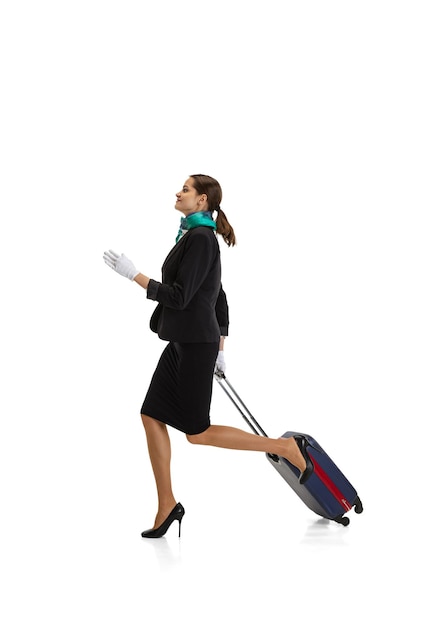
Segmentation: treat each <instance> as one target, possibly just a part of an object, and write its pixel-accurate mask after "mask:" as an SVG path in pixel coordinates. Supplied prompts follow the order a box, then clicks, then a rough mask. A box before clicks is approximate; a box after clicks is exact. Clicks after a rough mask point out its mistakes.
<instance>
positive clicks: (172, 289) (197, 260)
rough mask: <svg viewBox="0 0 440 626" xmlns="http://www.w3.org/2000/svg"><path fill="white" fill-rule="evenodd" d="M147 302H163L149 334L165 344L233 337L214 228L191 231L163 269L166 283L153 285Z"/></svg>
mask: <svg viewBox="0 0 440 626" xmlns="http://www.w3.org/2000/svg"><path fill="white" fill-rule="evenodd" d="M147 298H149V299H150V300H156V301H157V302H159V304H158V306H157V307H156V309H155V311H154V312H153V315H152V317H151V320H150V328H151V330H153V331H154V332H157V333H158V335H159V337H160V338H161V339H165V340H167V341H175V342H181V343H185V342H191V343H192V342H214V341H218V340H219V339H220V335H224V336H226V335H227V334H228V326H229V312H228V302H227V299H226V294H225V292H224V291H223V288H222V285H221V264H220V249H219V245H218V241H217V236H216V235H215V234H214V231H213V230H212V229H211V228H209V227H206V226H198V227H196V228H192V229H191V230H189V231H188V232H187V233H186V234H185V235H184V236H183V237H182V238H181V239H180V240H179V242H178V243H177V244H176V245H175V246H174V248H173V249H172V250H171V251H170V253H169V254H168V256H167V258H166V259H165V261H164V263H163V266H162V282H161V283H160V282H158V281H156V280H153V279H150V282H149V284H148V289H147Z"/></svg>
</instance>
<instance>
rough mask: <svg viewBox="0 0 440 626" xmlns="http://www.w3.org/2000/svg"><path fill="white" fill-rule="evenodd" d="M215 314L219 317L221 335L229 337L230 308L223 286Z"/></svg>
mask: <svg viewBox="0 0 440 626" xmlns="http://www.w3.org/2000/svg"><path fill="white" fill-rule="evenodd" d="M215 314H216V316H217V321H218V325H219V326H220V334H221V335H222V336H223V337H227V336H228V330H229V307H228V300H227V298H226V294H225V292H224V291H223V287H222V286H221V285H220V291H219V294H218V298H217V302H216V305H215Z"/></svg>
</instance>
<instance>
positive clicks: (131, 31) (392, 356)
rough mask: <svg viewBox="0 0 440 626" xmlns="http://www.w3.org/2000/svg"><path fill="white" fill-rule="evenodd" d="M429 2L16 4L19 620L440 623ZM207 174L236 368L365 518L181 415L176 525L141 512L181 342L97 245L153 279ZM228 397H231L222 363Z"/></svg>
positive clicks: (14, 327) (13, 246) (8, 251)
mask: <svg viewBox="0 0 440 626" xmlns="http://www.w3.org/2000/svg"><path fill="white" fill-rule="evenodd" d="M439 27H440V24H439V19H438V16H437V3H436V2H425V1H423V0H418V1H417V2H409V1H405V0H401V1H399V2H393V1H387V0H381V1H380V2H376V1H372V2H368V3H366V2H363V3H361V2H356V1H350V2H349V1H347V2H342V1H335V2H329V1H328V2H319V1H315V2H313V1H311V2H296V1H290V2H287V1H283V0H273V1H272V2H270V3H269V2H259V1H254V2H251V1H243V0H235V1H234V2H230V1H229V0H226V1H224V2H222V3H218V2H215V3H214V2H209V1H206V0H205V1H204V2H202V1H196V0H189V1H187V2H177V1H176V0H173V1H164V2H160V3H158V2H156V3H153V2H141V1H138V2H136V1H130V0H125V1H124V2H120V1H112V2H110V1H109V2H101V1H99V0H88V1H87V2H84V1H81V0H77V1H76V2H55V1H53V2H49V1H47V0H43V1H41V2H25V1H20V0H17V1H15V2H10V3H3V5H2V8H1V13H0V52H1V76H0V79H1V89H2V96H1V99H0V107H1V117H0V124H1V139H0V150H1V163H0V165H1V190H0V193H1V215H2V219H1V229H0V237H1V251H2V255H1V259H2V260H1V264H0V267H1V292H2V306H1V318H2V322H1V333H2V335H1V356H2V377H1V387H2V389H1V407H0V408H1V438H0V446H1V449H0V464H1V468H0V469H1V505H2V510H1V516H0V524H1V534H0V537H1V555H0V563H1V576H2V580H1V590H2V600H1V604H0V606H1V608H0V615H1V621H2V623H3V624H5V625H7V626H15V625H18V624H20V625H22V624H34V623H40V622H41V623H45V624H47V625H49V624H50V625H51V624H65V625H67V624H87V625H89V624H90V625H91V624H93V625H94V624H97V623H105V624H129V625H133V626H136V625H138V624H152V623H154V624H161V623H163V624H174V623H176V622H177V621H178V620H179V619H181V620H183V621H186V620H188V622H191V623H194V624H220V623H222V624H223V623H224V622H225V621H227V622H228V623H230V624H242V623H246V624H247V623H251V622H257V623H263V621H267V620H271V621H272V620H280V619H282V620H283V621H284V620H286V621H287V623H294V622H295V620H296V619H302V620H304V619H307V623H309V624H318V623H323V622H326V623H328V624H338V623H340V622H341V621H342V620H347V621H348V620H353V621H354V622H355V623H360V624H371V623H375V624H386V623H398V622H400V621H401V620H402V619H406V620H407V621H408V622H411V623H415V622H416V621H417V622H418V623H423V624H426V625H430V624H437V623H438V605H437V603H436V601H435V600H436V599H435V597H434V593H435V590H436V587H437V584H436V583H435V572H436V570H435V569H434V570H431V568H429V572H430V573H428V568H427V564H429V563H431V562H433V563H434V564H435V563H436V562H437V559H438V556H439V552H438V529H437V521H438V498H437V492H438V480H437V478H438V469H437V468H436V466H435V460H436V457H437V456H438V452H437V449H438V446H437V444H436V440H435V437H434V433H436V431H437V428H436V426H437V420H438V417H439V404H440V403H439V397H438V388H439V384H438V381H439V348H440V345H439V344H440V341H439V339H440V338H439V323H438V320H439V319H440V310H439V309H440V307H439V267H440V263H439V261H440V258H439V256H440V255H439V243H438V242H439V234H440V233H439V228H438V222H437V216H438V210H439V191H438V189H439V165H440V163H439V145H440V141H439V140H440V136H439V135H440V133H439V115H438V112H439V110H440V98H439V63H438V59H439V54H440V45H439V37H438V33H439ZM192 173H206V174H210V175H211V176H214V177H215V178H217V179H218V180H219V181H220V183H221V185H222V187H223V192H224V198H223V203H222V206H223V209H224V211H225V212H226V214H227V216H228V218H229V220H230V221H231V223H232V224H233V226H234V228H235V230H236V234H237V240H238V245H237V247H236V248H233V249H227V248H226V246H222V258H223V282H224V286H225V290H226V291H227V294H228V299H229V304H230V318H231V325H230V337H229V339H228V340H227V347H226V350H227V353H226V358H227V374H228V376H229V378H230V380H231V382H232V383H233V384H234V386H235V387H236V389H237V391H238V392H239V393H240V395H242V397H243V399H244V400H245V401H246V403H247V404H248V405H249V408H250V409H251V410H252V412H253V413H254V414H255V416H256V417H257V419H258V420H259V421H260V422H261V424H262V425H263V426H264V428H265V429H266V430H267V431H268V433H269V434H270V435H272V436H280V435H281V434H282V433H283V432H284V431H286V430H292V429H293V430H304V431H308V432H310V433H312V434H313V435H314V436H315V437H316V438H317V439H318V441H319V442H320V443H321V444H322V445H323V446H324V448H325V449H326V450H327V451H328V452H329V453H330V454H331V456H333V457H334V458H335V460H336V461H337V462H338V464H339V465H340V466H341V468H342V469H343V471H345V472H346V473H347V475H348V476H349V479H350V480H351V481H352V482H353V484H354V485H355V486H356V488H357V489H358V491H359V495H360V496H361V498H362V500H363V502H364V506H365V511H364V513H363V515H360V516H357V515H355V514H354V513H350V518H351V520H352V522H351V524H350V526H349V527H347V528H343V527H342V526H338V525H336V524H333V523H325V522H323V521H321V520H319V519H317V517H316V516H315V515H314V514H313V513H312V512H310V511H309V510H308V509H307V508H306V507H304V506H303V504H302V503H301V502H300V501H299V500H298V499H297V498H296V497H295V495H294V494H293V492H291V490H290V489H289V488H288V487H287V485H285V483H284V482H283V481H282V480H281V479H280V478H279V476H278V475H277V474H276V472H274V471H273V470H272V469H271V468H270V466H269V465H268V463H267V462H266V460H265V459H264V456H260V455H258V454H254V453H240V452H229V451H224V450H217V449H207V448H195V447H193V446H190V445H189V444H188V443H187V442H186V440H185V438H184V436H183V435H182V434H181V433H177V432H172V433H171V437H172V443H173V455H174V456H173V471H174V487H175V492H176V496H177V497H178V498H179V499H181V501H182V503H183V504H184V506H185V508H186V510H187V514H186V516H185V518H184V520H183V524H182V538H181V541H180V542H179V541H178V539H177V527H176V525H174V526H172V527H171V529H170V531H169V533H168V535H167V536H166V538H164V539H162V540H159V541H157V542H151V541H150V542H148V541H142V540H141V538H140V532H141V531H142V530H144V529H145V528H148V527H149V526H151V525H152V522H153V520H154V515H155V512H156V499H155V489H154V483H153V480H152V476H151V471H150V467H149V462H148V457H147V453H146V446H145V441H144V434H143V431H142V426H141V422H140V419H139V408H140V406H141V403H142V400H143V397H144V394H145V391H146V388H147V385H148V382H149V379H150V376H151V374H152V371H153V369H154V367H155V364H156V361H157V358H158V356H159V354H160V352H161V350H162V349H163V347H164V344H163V343H162V342H161V341H160V340H159V339H158V338H157V337H156V336H155V335H153V334H152V333H151V332H150V331H149V327H148V322H149V317H150V315H151V313H152V310H153V306H154V305H153V303H151V302H149V301H146V299H145V295H144V293H143V292H142V290H141V289H140V288H139V287H138V286H137V285H133V284H130V283H129V281H127V280H125V279H123V278H121V277H119V276H117V275H116V274H114V273H113V272H111V270H109V268H107V267H106V266H105V265H104V263H103V261H102V253H103V251H104V250H105V249H108V248H113V249H115V250H117V251H119V252H125V254H127V255H128V256H129V257H130V258H131V259H132V260H133V261H134V262H135V264H136V266H137V267H138V269H140V270H142V271H143V272H144V273H146V274H147V275H150V276H152V277H153V278H156V279H160V267H161V264H162V261H163V259H164V257H165V255H166V254H167V253H168V250H169V249H170V247H171V246H172V244H173V241H174V237H175V234H176V231H177V227H178V220H179V214H176V212H175V210H174V208H173V207H174V194H175V192H176V191H177V190H178V189H179V188H180V187H181V185H182V183H183V182H184V180H185V179H186V178H187V176H188V175H190V174H192ZM211 418H212V421H213V422H215V423H225V424H231V425H240V424H241V422H240V416H239V415H238V413H236V412H235V410H234V408H233V407H232V405H231V404H230V403H229V401H228V400H227V398H226V397H225V396H224V394H223V392H222V391H221V390H220V388H219V387H218V386H217V385H215V387H214V395H213V404H212V413H211ZM243 425H244V423H243ZM432 573H434V576H432ZM289 620H290V621H289Z"/></svg>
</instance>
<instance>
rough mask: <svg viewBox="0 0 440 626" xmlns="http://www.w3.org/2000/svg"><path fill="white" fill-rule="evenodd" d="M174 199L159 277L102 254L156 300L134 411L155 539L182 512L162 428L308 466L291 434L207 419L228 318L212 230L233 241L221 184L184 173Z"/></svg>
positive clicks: (304, 469)
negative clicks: (145, 383) (170, 238)
mask: <svg viewBox="0 0 440 626" xmlns="http://www.w3.org/2000/svg"><path fill="white" fill-rule="evenodd" d="M176 197H177V200H176V204H175V208H176V209H177V210H178V211H180V212H181V213H182V214H183V217H182V218H181V223H180V229H179V232H178V235H177V238H176V244H175V246H174V247H173V248H172V250H171V251H170V253H169V254H168V256H167V257H166V259H165V261H164V264H163V266H162V281H161V282H159V281H156V280H154V279H152V278H149V277H148V276H146V275H145V274H142V273H141V272H139V271H138V270H137V269H136V268H135V266H134V264H133V263H132V262H131V261H130V260H129V259H128V258H127V257H126V256H125V255H123V254H122V255H118V254H116V253H115V252H113V251H112V250H109V251H107V252H105V253H104V261H105V262H106V264H107V265H109V266H110V267H111V268H112V269H114V270H115V271H116V272H118V273H119V274H121V275H122V276H124V277H126V278H129V279H130V280H132V281H134V282H136V283H137V284H138V285H140V286H141V287H142V288H143V289H145V290H146V296H147V298H148V299H150V300H154V301H156V302H158V304H157V306H156V308H155V310H154V312H153V315H152V317H151V322H150V327H151V329H152V330H153V331H154V332H156V333H158V335H159V337H160V338H161V339H163V340H165V341H167V345H166V347H165V349H164V351H163V353H162V355H161V357H160V359H159V362H158V365H157V368H156V370H155V372H154V374H153V377H152V379H151V383H150V386H149V389H148V391H147V394H146V397H145V400H144V403H143V405H142V409H141V416H142V421H143V425H144V428H145V432H146V437H147V444H148V451H149V455H150V460H151V466H152V469H153V473H154V477H155V481H156V487H157V495H158V511H157V515H156V519H155V522H154V525H153V527H152V528H151V529H149V530H146V531H144V532H143V533H142V536H143V537H149V538H156V537H162V536H163V535H164V534H165V533H166V532H167V530H168V528H169V527H170V525H171V524H172V522H174V521H175V520H177V521H178V522H179V536H180V526H181V522H182V518H183V516H184V514H185V510H184V508H183V506H182V505H181V504H180V503H179V502H177V501H176V498H175V497H174V493H173V489H172V481H171V472H170V461H171V446H170V438H169V434H168V430H167V426H171V427H173V428H176V429H178V430H180V431H182V432H184V433H185V434H186V437H187V439H188V441H189V442H190V443H193V444H203V445H208V446H217V447H220V448H230V449H236V450H255V451H260V452H267V453H270V454H275V455H278V456H282V457H284V458H286V459H287V460H288V461H290V462H291V463H292V464H293V465H295V466H296V467H297V468H298V469H299V470H300V472H301V475H300V481H301V482H304V481H305V480H306V479H307V478H308V477H309V475H310V473H311V471H312V467H310V464H307V463H306V459H305V458H304V456H303V455H302V453H301V451H300V449H299V447H298V445H297V443H296V441H295V440H294V439H293V437H292V438H289V439H283V438H280V439H270V438H266V437H260V436H258V435H255V434H253V433H249V432H246V431H243V430H240V429H238V428H233V427H229V426H217V425H211V423H210V417H209V411H210V404H211V396H212V385H213V375H214V371H215V368H216V367H217V368H218V369H220V371H224V367H225V366H224V355H223V348H224V338H225V336H227V334H228V323H229V318H228V303H227V299H226V295H225V292H224V291H223V288H222V285H221V263H220V248H219V244H218V238H217V235H221V236H222V238H223V240H224V241H225V243H226V244H227V245H228V246H234V245H235V234H234V230H233V228H232V226H231V225H230V224H229V222H228V220H227V218H226V215H225V214H224V212H223V211H222V209H221V208H220V203H221V200H222V190H221V187H220V185H219V183H218V182H217V181H216V180H215V179H214V178H211V177H210V176H206V175H203V174H196V175H192V176H190V177H189V178H188V179H187V180H186V181H185V183H184V185H183V187H182V189H181V190H180V191H179V192H177V193H176ZM214 214H215V216H214Z"/></svg>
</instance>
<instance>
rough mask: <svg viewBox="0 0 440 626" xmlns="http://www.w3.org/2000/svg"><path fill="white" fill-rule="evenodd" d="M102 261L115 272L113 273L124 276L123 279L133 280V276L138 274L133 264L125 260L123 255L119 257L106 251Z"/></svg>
mask: <svg viewBox="0 0 440 626" xmlns="http://www.w3.org/2000/svg"><path fill="white" fill-rule="evenodd" d="M103 259H104V261H105V263H106V264H107V265H108V266H109V267H111V268H112V270H115V272H117V273H118V274H120V275H121V276H124V278H129V279H130V280H133V279H134V278H135V276H137V275H138V274H139V272H138V270H137V269H136V268H135V266H134V264H133V262H132V261H130V259H127V257H126V256H125V254H121V255H119V254H117V253H116V252H114V251H113V250H107V251H106V252H104V256H103Z"/></svg>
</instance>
